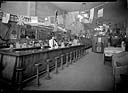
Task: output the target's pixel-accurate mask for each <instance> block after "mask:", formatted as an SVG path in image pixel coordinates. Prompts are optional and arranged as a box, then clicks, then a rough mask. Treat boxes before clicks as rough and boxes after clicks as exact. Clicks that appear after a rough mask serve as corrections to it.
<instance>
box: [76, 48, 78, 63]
mask: <svg viewBox="0 0 128 93" xmlns="http://www.w3.org/2000/svg"><path fill="white" fill-rule="evenodd" d="M77 60H78V50H76V62H77Z"/></svg>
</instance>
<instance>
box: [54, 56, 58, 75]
mask: <svg viewBox="0 0 128 93" xmlns="http://www.w3.org/2000/svg"><path fill="white" fill-rule="evenodd" d="M58 59H59V56H57V57H55V73H56V74H58V73H59V71H58Z"/></svg>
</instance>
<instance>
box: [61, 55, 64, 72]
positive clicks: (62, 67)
mask: <svg viewBox="0 0 128 93" xmlns="http://www.w3.org/2000/svg"><path fill="white" fill-rule="evenodd" d="M63 57H64V55H63V54H62V55H61V69H62V70H63V69H64V66H63Z"/></svg>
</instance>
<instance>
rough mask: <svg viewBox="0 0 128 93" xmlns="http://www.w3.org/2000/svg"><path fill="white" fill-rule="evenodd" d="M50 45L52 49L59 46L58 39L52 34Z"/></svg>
mask: <svg viewBox="0 0 128 93" xmlns="http://www.w3.org/2000/svg"><path fill="white" fill-rule="evenodd" d="M49 46H50V49H54V48H55V49H56V48H58V43H57V41H56V37H55V36H51V39H50V40H49Z"/></svg>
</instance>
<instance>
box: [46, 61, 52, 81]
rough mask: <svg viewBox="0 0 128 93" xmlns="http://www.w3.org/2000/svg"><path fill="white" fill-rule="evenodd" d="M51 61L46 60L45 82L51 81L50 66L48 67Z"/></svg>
mask: <svg viewBox="0 0 128 93" xmlns="http://www.w3.org/2000/svg"><path fill="white" fill-rule="evenodd" d="M50 61H51V59H47V60H46V62H47V74H46V78H45V79H47V80H50V79H51V76H50V66H49V63H50Z"/></svg>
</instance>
